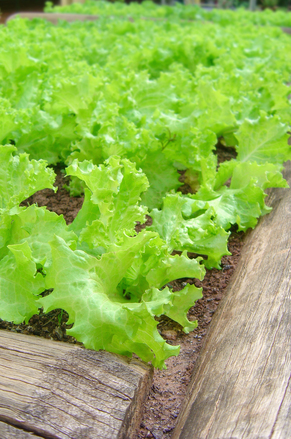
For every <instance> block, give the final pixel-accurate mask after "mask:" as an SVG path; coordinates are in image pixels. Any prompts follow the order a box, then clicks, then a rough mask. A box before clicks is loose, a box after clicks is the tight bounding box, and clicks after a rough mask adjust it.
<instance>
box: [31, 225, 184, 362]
mask: <svg viewBox="0 0 291 439" xmlns="http://www.w3.org/2000/svg"><path fill="white" fill-rule="evenodd" d="M140 235H141V236H140ZM140 235H138V236H137V237H135V238H128V239H127V240H126V245H125V246H124V247H123V246H122V245H121V246H120V250H119V251H118V250H117V249H116V251H114V252H109V253H106V254H104V255H103V256H102V257H101V259H97V258H96V257H94V256H91V255H88V254H86V253H85V252H83V251H81V250H75V251H73V250H72V249H70V248H69V246H68V245H67V244H66V242H65V241H64V240H62V239H61V238H58V237H55V239H54V240H53V241H52V242H51V243H50V244H51V248H52V250H51V251H52V258H53V262H52V265H51V266H50V267H49V268H48V270H47V275H46V278H45V281H46V287H47V288H54V291H53V293H51V294H50V295H48V296H46V297H44V298H42V299H40V300H39V303H40V304H41V305H42V306H43V307H44V309H45V311H46V312H48V311H50V310H52V309H55V308H62V309H65V310H66V311H67V312H68V313H69V316H70V318H69V323H73V322H74V326H73V328H72V329H70V330H68V333H69V334H70V335H73V336H74V337H76V338H77V339H78V340H80V341H82V342H83V343H84V345H85V346H86V347H87V348H90V349H95V350H99V349H106V350H108V351H110V352H115V353H119V354H122V355H131V353H132V352H136V353H137V355H139V356H140V357H141V358H142V359H143V360H145V361H152V363H153V364H154V365H155V366H156V367H163V366H164V360H165V359H166V358H168V357H169V356H171V355H177V354H178V351H179V347H176V346H175V347H174V346H170V345H168V344H167V343H166V342H165V341H164V340H163V339H162V338H161V336H160V335H159V333H158V331H157V329H156V327H157V322H156V321H155V320H154V319H153V316H152V314H151V313H150V312H149V311H148V309H147V307H146V306H145V304H143V303H128V301H127V300H126V298H125V297H124V296H123V295H122V294H121V293H120V292H119V291H118V290H117V285H118V283H119V281H120V278H121V277H122V276H123V275H124V274H125V272H126V270H127V269H128V268H129V266H130V265H131V263H132V261H133V260H134V258H135V255H136V252H137V250H138V249H137V247H136V246H134V244H133V243H132V245H133V247H132V246H131V248H132V251H130V250H129V248H128V244H129V240H131V241H133V242H134V241H136V244H137V246H142V245H143V244H144V242H145V241H147V240H148V239H150V237H151V236H152V234H151V233H150V234H147V233H145V234H143V236H142V234H140ZM72 279H73V282H72Z"/></svg>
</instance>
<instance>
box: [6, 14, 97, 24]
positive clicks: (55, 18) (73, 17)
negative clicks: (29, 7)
mask: <svg viewBox="0 0 291 439" xmlns="http://www.w3.org/2000/svg"><path fill="white" fill-rule="evenodd" d="M17 17H20V18H27V19H29V20H33V19H34V18H42V19H44V20H47V21H50V22H51V23H53V24H58V22H59V20H65V21H68V22H72V21H88V20H89V21H95V20H99V15H89V14H67V13H66V14H60V13H53V12H19V13H17V14H13V15H10V16H9V17H8V18H7V20H6V23H8V22H9V21H11V20H14V18H17Z"/></svg>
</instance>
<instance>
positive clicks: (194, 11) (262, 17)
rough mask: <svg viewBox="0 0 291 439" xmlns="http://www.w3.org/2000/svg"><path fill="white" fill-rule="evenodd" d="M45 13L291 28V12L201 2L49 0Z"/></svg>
mask: <svg viewBox="0 0 291 439" xmlns="http://www.w3.org/2000/svg"><path fill="white" fill-rule="evenodd" d="M45 12H61V13H64V12H66V13H72V14H90V15H98V16H114V17H124V18H129V17H130V18H155V19H167V20H193V21H212V22H214V23H218V24H220V25H223V26H225V25H230V24H231V25H233V24H235V23H236V24H238V25H240V26H241V25H242V24H254V25H259V26H266V25H267V26H281V27H291V13H288V12H287V11H276V12H275V13H274V12H273V11H272V10H270V9H265V10H264V11H256V12H253V11H249V10H247V9H245V8H239V9H237V10H232V9H217V8H208V9H207V8H206V9H203V8H201V7H199V6H198V5H183V4H181V3H179V2H175V3H174V5H163V6H159V7H157V5H156V4H155V3H154V2H153V1H143V2H142V3H138V2H131V3H129V4H127V3H122V2H116V3H112V2H108V1H102V0H86V1H85V3H73V4H71V5H67V6H55V5H53V3H52V2H46V7H45Z"/></svg>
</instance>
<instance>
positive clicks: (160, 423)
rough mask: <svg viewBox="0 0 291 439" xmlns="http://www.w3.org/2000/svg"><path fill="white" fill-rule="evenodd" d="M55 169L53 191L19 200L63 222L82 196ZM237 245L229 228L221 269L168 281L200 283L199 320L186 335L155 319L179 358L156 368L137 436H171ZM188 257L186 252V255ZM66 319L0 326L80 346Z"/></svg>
mask: <svg viewBox="0 0 291 439" xmlns="http://www.w3.org/2000/svg"><path fill="white" fill-rule="evenodd" d="M230 158H231V157H229V158H228V157H227V158H226V159H230ZM55 172H56V174H57V178H56V183H55V184H56V186H58V191H57V193H54V192H53V191H52V190H50V189H46V190H43V191H39V192H37V193H36V194H35V195H33V196H32V197H30V198H29V199H27V200H26V201H25V202H24V203H22V204H24V205H30V204H32V203H37V204H38V205H39V206H47V208H48V209H49V210H52V211H54V212H56V213H58V214H60V215H63V216H64V218H65V220H66V221H67V223H71V222H72V221H73V219H74V218H75V216H76V214H77V213H78V211H79V209H80V208H81V206H82V203H83V198H82V197H70V196H69V193H68V192H67V190H66V189H64V188H63V185H64V184H68V181H67V177H65V176H64V172H63V171H62V169H60V168H55ZM150 222H151V218H149V217H148V220H147V224H150ZM143 227H145V225H137V230H138V231H139V230H140V229H141V228H143ZM242 246H243V233H241V232H240V233H237V232H236V231H235V229H233V230H232V233H231V236H230V240H229V250H230V252H231V253H232V255H231V256H225V257H224V258H223V259H222V269H221V270H217V269H213V270H208V271H207V273H206V276H205V278H204V280H203V281H202V282H201V281H199V280H196V279H179V280H178V281H174V282H172V283H171V284H172V287H173V290H179V289H181V288H183V287H184V286H185V284H186V283H187V282H188V283H190V284H193V283H195V285H196V286H197V287H203V298H202V299H200V300H198V301H197V302H196V304H195V306H193V307H192V308H191V309H190V310H189V315H188V317H189V319H190V320H198V327H197V328H196V329H195V330H194V331H193V332H191V333H189V334H185V333H184V332H183V331H182V328H181V326H180V325H179V324H177V323H175V322H173V321H172V320H170V319H169V318H166V317H164V316H162V317H161V318H159V319H158V320H159V325H158V330H159V332H160V334H161V335H162V336H163V338H164V339H165V340H167V342H168V343H169V344H172V345H180V346H181V349H180V354H179V356H178V357H172V358H169V359H168V360H167V361H166V364H167V370H162V371H161V370H155V372H154V380H153V385H152V387H151V390H150V394H149V397H148V399H147V401H146V403H145V406H144V414H143V419H142V422H141V426H140V431H139V432H138V434H137V438H136V439H142V438H154V439H170V438H171V435H172V431H173V429H174V427H175V424H176V420H177V416H178V414H179V410H180V407H181V403H182V402H183V399H184V397H185V393H186V389H187V385H188V383H189V381H190V378H191V372H192V370H193V367H194V364H195V361H196V360H197V358H198V355H199V352H200V350H201V347H202V345H203V340H204V337H205V335H206V333H207V330H208V327H209V324H210V322H211V318H212V316H213V314H214V313H215V310H216V309H217V306H218V304H219V302H220V300H221V299H222V297H223V295H224V293H225V290H226V287H227V285H228V282H229V280H230V278H231V275H232V273H233V272H234V270H235V267H236V265H237V262H238V260H239V257H240V252H241V249H242ZM189 256H190V257H191V254H190V255H189ZM192 256H194V255H192ZM67 320H68V315H67V313H66V312H64V311H63V310H60V309H57V310H54V311H52V312H50V313H48V314H43V313H42V312H40V314H39V315H34V316H33V317H32V318H31V319H30V320H29V322H28V324H18V325H14V324H12V323H9V322H5V321H2V320H1V319H0V329H6V330H10V331H13V332H20V333H24V334H32V335H38V336H41V337H45V338H49V339H52V340H57V341H65V342H70V343H78V344H80V345H81V343H79V342H77V341H76V340H75V339H74V338H73V337H70V336H68V335H67V334H66V329H67V328H68V327H69V326H68V325H66V322H67Z"/></svg>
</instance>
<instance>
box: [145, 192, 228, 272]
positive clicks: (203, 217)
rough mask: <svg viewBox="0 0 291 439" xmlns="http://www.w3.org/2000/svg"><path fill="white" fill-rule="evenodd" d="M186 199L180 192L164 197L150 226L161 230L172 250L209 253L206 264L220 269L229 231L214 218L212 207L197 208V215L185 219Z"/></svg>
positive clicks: (152, 213)
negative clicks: (205, 208)
mask: <svg viewBox="0 0 291 439" xmlns="http://www.w3.org/2000/svg"><path fill="white" fill-rule="evenodd" d="M186 200H187V197H185V198H184V197H181V196H179V195H178V194H176V195H168V196H167V197H165V198H164V204H163V208H162V210H157V209H154V210H152V211H151V212H150V215H151V217H152V219H153V224H152V226H150V227H148V229H149V230H152V231H155V232H158V233H159V235H160V236H161V237H162V238H163V239H164V240H165V241H166V243H167V245H168V248H169V251H170V252H172V251H173V250H179V251H183V250H186V251H188V252H193V253H197V254H199V255H206V256H207V260H205V262H204V263H205V265H206V266H207V267H208V268H210V267H216V268H219V267H220V265H219V264H220V260H221V258H222V256H223V255H227V254H229V252H228V250H227V239H228V235H229V234H228V233H227V232H226V231H225V230H224V229H223V228H222V227H221V226H219V225H217V224H215V222H214V221H213V220H212V218H213V217H214V211H213V209H211V208H210V209H208V210H202V211H201V209H200V208H197V209H196V212H195V213H197V216H195V217H193V218H190V219H185V217H183V214H182V212H183V207H184V204H185V201H186ZM193 216H194V215H193Z"/></svg>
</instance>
